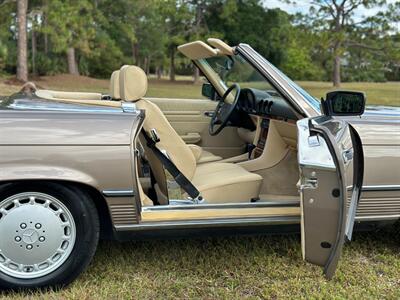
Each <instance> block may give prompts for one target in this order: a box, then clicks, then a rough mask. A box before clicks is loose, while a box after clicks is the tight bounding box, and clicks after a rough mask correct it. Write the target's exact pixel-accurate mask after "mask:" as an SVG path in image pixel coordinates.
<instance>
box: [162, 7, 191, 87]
mask: <svg viewBox="0 0 400 300" xmlns="http://www.w3.org/2000/svg"><path fill="white" fill-rule="evenodd" d="M160 12H161V13H162V15H163V17H164V19H165V30H166V34H167V36H168V40H167V42H166V48H167V53H168V56H169V62H170V64H169V79H170V80H171V81H175V71H176V70H175V58H176V47H177V46H179V45H181V44H183V43H185V42H186V41H187V37H188V34H189V30H190V25H191V21H192V14H191V11H190V9H189V6H188V3H187V2H186V1H183V0H167V1H165V3H164V5H162V6H161V8H160Z"/></svg>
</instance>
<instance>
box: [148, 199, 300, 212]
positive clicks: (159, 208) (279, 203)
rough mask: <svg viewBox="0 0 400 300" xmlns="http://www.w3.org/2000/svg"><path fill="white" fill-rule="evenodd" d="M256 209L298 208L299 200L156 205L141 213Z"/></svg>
mask: <svg viewBox="0 0 400 300" xmlns="http://www.w3.org/2000/svg"><path fill="white" fill-rule="evenodd" d="M258 207H260V208H261V207H300V201H299V200H279V201H268V202H266V201H265V202H253V203H223V204H184V205H157V206H150V207H143V208H142V211H167V210H193V209H226V208H258Z"/></svg>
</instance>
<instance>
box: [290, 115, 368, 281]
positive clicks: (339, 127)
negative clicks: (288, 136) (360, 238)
mask: <svg viewBox="0 0 400 300" xmlns="http://www.w3.org/2000/svg"><path fill="white" fill-rule="evenodd" d="M297 126H298V140H299V145H298V148H299V152H298V159H299V165H300V177H301V178H300V194H301V212H302V214H301V232H302V254H303V258H304V259H305V260H306V261H308V262H310V263H313V264H316V265H319V266H322V267H324V274H325V275H326V276H327V277H328V278H331V277H332V276H333V274H334V272H335V270H336V267H337V264H338V261H339V258H340V255H341V251H342V248H343V244H344V243H345V241H346V238H347V239H348V240H349V239H350V238H351V232H352V230H353V224H354V218H355V211H356V208H357V205H358V201H359V197H360V190H361V186H362V179H363V177H362V176H363V155H362V146H361V143H360V140H359V137H358V135H357V133H356V132H355V130H353V129H352V128H350V127H349V126H348V124H347V123H346V122H344V121H342V120H335V119H332V118H329V117H324V116H323V117H317V118H314V119H303V120H300V121H298V124H297ZM353 182H354V185H353ZM347 186H353V190H352V198H351V199H352V200H351V203H350V209H348V203H347V197H348V196H347Z"/></svg>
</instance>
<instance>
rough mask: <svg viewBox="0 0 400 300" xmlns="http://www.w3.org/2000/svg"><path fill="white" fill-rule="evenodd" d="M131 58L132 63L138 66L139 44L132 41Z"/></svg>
mask: <svg viewBox="0 0 400 300" xmlns="http://www.w3.org/2000/svg"><path fill="white" fill-rule="evenodd" d="M132 58H133V63H134V64H135V65H136V66H138V67H140V64H139V63H140V62H139V44H138V43H132Z"/></svg>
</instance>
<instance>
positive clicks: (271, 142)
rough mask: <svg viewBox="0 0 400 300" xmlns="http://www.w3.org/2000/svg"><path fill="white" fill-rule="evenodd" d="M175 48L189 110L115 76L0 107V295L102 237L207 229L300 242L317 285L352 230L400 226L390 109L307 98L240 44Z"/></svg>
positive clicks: (77, 265)
mask: <svg viewBox="0 0 400 300" xmlns="http://www.w3.org/2000/svg"><path fill="white" fill-rule="evenodd" d="M178 49H179V51H180V52H181V53H182V54H183V55H185V56H186V57H187V58H189V59H191V60H192V61H193V63H194V64H195V65H196V66H197V67H198V68H199V69H200V71H201V74H202V75H203V76H204V78H205V79H206V82H205V83H204V84H203V86H202V95H203V96H204V97H203V98H202V99H168V98H146V97H145V96H146V91H147V87H148V81H147V77H146V74H145V73H144V72H143V71H142V70H141V69H140V68H138V67H136V66H123V67H122V68H121V69H120V70H118V71H115V72H114V73H113V74H112V76H111V80H110V91H109V94H108V95H103V94H101V93H83V92H77V91H73V92H63V91H52V90H41V89H36V87H35V86H34V84H32V83H28V84H26V85H25V86H24V88H23V89H22V90H21V92H19V93H16V94H14V95H11V96H10V97H7V98H5V99H3V100H2V101H1V102H0V288H7V289H9V288H11V289H17V288H36V287H45V286H63V285H66V284H68V283H70V282H71V281H72V280H74V279H75V278H76V277H77V276H78V275H79V274H80V273H81V272H82V271H83V270H84V269H85V268H86V267H87V266H88V264H89V263H90V261H91V259H92V257H93V255H94V253H95V251H96V247H97V243H98V240H99V239H100V238H108V239H109V238H112V239H116V240H127V239H135V238H138V237H141V238H142V237H152V236H155V235H159V236H171V235H175V236H176V235H178V236H182V235H185V236H190V235H191V234H194V233H196V232H197V233H199V232H200V233H202V234H205V235H208V234H211V233H215V232H217V231H221V232H231V233H232V234H235V233H237V232H247V231H248V232H254V231H257V232H284V231H285V232H287V231H300V232H301V237H302V238H301V244H302V253H303V258H304V259H305V260H306V261H308V262H310V263H313V264H316V265H319V266H322V267H323V270H324V273H325V274H326V276H327V277H328V278H329V277H332V276H333V274H334V272H335V269H336V267H337V264H338V260H339V258H340V255H341V250H342V247H343V245H344V243H345V242H348V241H350V240H351V237H352V233H353V231H354V229H358V228H367V229H368V228H369V229H373V228H376V226H379V225H381V224H387V223H390V222H395V221H396V220H398V219H399V217H400V133H399V132H400V130H399V129H400V111H399V109H396V108H389V107H375V108H368V107H367V108H365V101H366V100H365V95H364V94H363V93H362V92H355V91H335V92H330V93H328V94H327V95H326V98H325V99H324V100H322V101H317V100H316V99H315V98H313V97H312V96H310V95H309V94H308V93H307V92H305V91H304V90H303V89H302V88H300V87H299V86H298V85H297V84H296V83H294V82H293V81H291V80H290V79H289V78H287V77H286V76H285V75H284V74H283V73H282V72H281V71H279V70H278V69H277V68H275V67H274V66H273V65H271V64H270V63H269V62H268V61H267V60H266V59H265V58H263V57H262V56H260V55H259V54H258V53H257V52H256V51H255V50H253V49H252V48H251V47H250V46H249V45H246V44H240V45H238V46H236V47H231V46H229V45H227V44H225V43H224V42H222V41H221V40H218V39H208V40H207V43H205V42H201V41H196V42H192V43H188V44H184V45H182V46H179V47H178ZM239 229H240V230H239ZM250 255H251V254H250Z"/></svg>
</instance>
